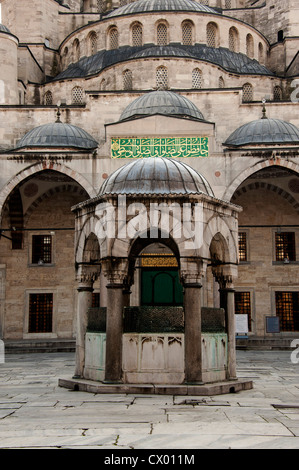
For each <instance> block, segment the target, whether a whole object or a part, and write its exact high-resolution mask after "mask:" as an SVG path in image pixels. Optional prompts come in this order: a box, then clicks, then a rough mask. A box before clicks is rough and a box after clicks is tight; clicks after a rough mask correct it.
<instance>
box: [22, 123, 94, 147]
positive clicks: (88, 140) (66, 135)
mask: <svg viewBox="0 0 299 470" xmlns="http://www.w3.org/2000/svg"><path fill="white" fill-rule="evenodd" d="M40 147H42V148H48V147H50V148H74V149H82V150H92V149H95V148H97V147H98V142H97V141H96V140H95V139H94V138H93V137H91V135H89V134H88V132H86V131H85V130H83V129H81V128H80V127H77V126H73V125H72V124H65V123H63V122H54V123H51V124H43V125H42V126H38V127H35V128H34V129H31V131H29V132H28V133H27V134H25V135H24V137H22V139H21V140H20V141H19V142H18V144H17V146H16V148H17V149H22V148H40Z"/></svg>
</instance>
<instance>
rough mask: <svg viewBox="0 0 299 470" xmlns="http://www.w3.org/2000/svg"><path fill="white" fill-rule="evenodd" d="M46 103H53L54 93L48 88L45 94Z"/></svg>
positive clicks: (47, 104) (48, 104)
mask: <svg viewBox="0 0 299 470" xmlns="http://www.w3.org/2000/svg"><path fill="white" fill-rule="evenodd" d="M44 104H45V105H46V106H50V105H51V104H53V95H52V92H51V91H50V90H48V91H47V92H46V93H45V96H44Z"/></svg>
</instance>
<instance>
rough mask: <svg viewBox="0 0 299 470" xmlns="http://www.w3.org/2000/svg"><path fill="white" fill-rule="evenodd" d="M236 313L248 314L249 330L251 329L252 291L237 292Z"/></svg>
mask: <svg viewBox="0 0 299 470" xmlns="http://www.w3.org/2000/svg"><path fill="white" fill-rule="evenodd" d="M235 314H236V315H242V314H245V315H248V331H251V299H250V292H235Z"/></svg>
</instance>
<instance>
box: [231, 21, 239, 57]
mask: <svg viewBox="0 0 299 470" xmlns="http://www.w3.org/2000/svg"><path fill="white" fill-rule="evenodd" d="M228 47H229V50H230V51H232V52H239V33H238V30H237V28H235V27H234V26H232V27H231V28H230V30H229V36H228Z"/></svg>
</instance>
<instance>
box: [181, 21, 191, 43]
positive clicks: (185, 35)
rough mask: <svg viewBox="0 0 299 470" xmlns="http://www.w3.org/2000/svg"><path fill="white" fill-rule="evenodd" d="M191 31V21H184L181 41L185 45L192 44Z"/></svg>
mask: <svg viewBox="0 0 299 470" xmlns="http://www.w3.org/2000/svg"><path fill="white" fill-rule="evenodd" d="M192 31H193V27H192V23H191V22H190V21H184V23H183V24H182V43H183V44H184V45H185V46H192V44H193V40H192Z"/></svg>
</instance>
